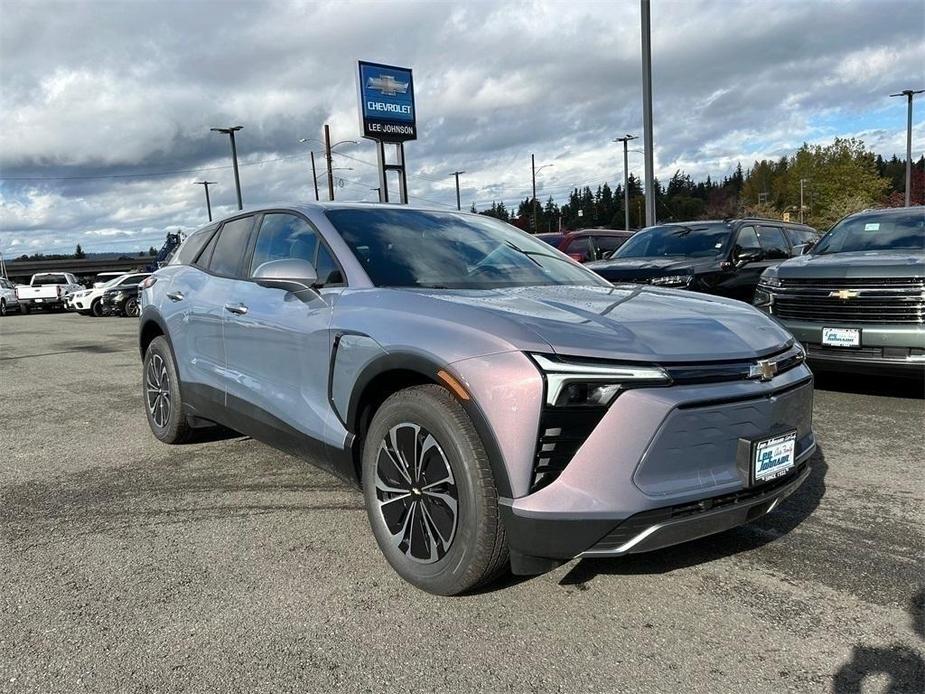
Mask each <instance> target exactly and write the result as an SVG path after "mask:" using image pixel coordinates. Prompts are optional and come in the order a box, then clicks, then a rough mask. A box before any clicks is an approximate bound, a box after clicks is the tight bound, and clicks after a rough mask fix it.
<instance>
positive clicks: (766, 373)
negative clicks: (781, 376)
mask: <svg viewBox="0 0 925 694" xmlns="http://www.w3.org/2000/svg"><path fill="white" fill-rule="evenodd" d="M776 374H777V363H776V362H773V361H767V360H762V361H759V362H756V363H754V364H752V365H751V366H750V367H748V377H749V378H757V379H758V380H761V381H770V380H771V379H772V378H774V376H775V375H776Z"/></svg>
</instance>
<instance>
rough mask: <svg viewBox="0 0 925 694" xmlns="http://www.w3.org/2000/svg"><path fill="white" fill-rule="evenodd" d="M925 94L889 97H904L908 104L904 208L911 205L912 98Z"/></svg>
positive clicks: (905, 91) (915, 91)
mask: <svg viewBox="0 0 925 694" xmlns="http://www.w3.org/2000/svg"><path fill="white" fill-rule="evenodd" d="M922 92H925V89H903V90H902V91H901V92H899V93H898V94H890V96H904V97H906V100H907V102H908V104H909V107H908V116H907V119H906V207H909V206H910V205H912V97H914V96H915V95H916V94H921V93H922Z"/></svg>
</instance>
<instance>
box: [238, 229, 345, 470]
mask: <svg viewBox="0 0 925 694" xmlns="http://www.w3.org/2000/svg"><path fill="white" fill-rule="evenodd" d="M251 246H252V250H251V251H250V252H249V253H248V260H247V267H246V269H245V274H244V276H245V277H250V276H251V275H252V274H253V272H254V270H256V269H257V268H258V267H260V265H261V264H263V263H265V262H268V261H271V260H281V259H286V258H298V259H301V260H306V261H308V262H310V263H312V265H313V266H314V267H315V268H316V271H317V273H318V278H319V282H320V283H325V282H327V283H328V284H327V286H328V287H329V288H328V289H325V288H322V287H319V289H318V292H317V293H310V292H309V293H307V296H304V297H302V298H301V299H300V298H299V297H296V295H295V294H293V293H292V292H287V291H284V290H282V289H272V288H267V287H262V286H260V285H259V284H257V283H256V282H252V281H250V280H248V279H241V280H239V281H236V282H234V283H233V287H232V290H231V295H230V297H229V300H228V306H227V307H226V310H225V313H224V323H225V328H224V330H225V355H226V364H227V376H228V377H227V380H226V385H227V402H228V408H229V410H230V411H231V412H232V416H234V417H235V418H237V419H238V420H239V424H238V426H239V427H240V428H241V429H243V430H245V431H249V433H251V434H252V435H253V436H255V437H257V438H262V439H264V440H268V439H269V440H271V441H272V443H274V444H275V445H277V446H279V447H281V448H283V449H286V450H290V451H291V452H293V453H295V454H297V455H302V456H305V457H310V458H312V460H313V461H315V462H317V463H319V464H322V465H328V458H327V456H326V455H325V448H324V446H323V445H322V444H323V442H325V422H326V421H327V420H328V418H329V417H330V416H331V409H330V406H329V401H328V376H329V362H330V337H329V328H330V324H331V312H332V306H333V301H334V299H335V298H336V294H337V291H332V290H331V289H330V286H331V285H337V284H339V283H341V281H342V275H341V273H340V270H339V267H338V266H337V264H336V262H335V261H334V258H333V256H332V254H331V253H330V250H329V249H328V247H327V246H326V245H325V243H324V242H323V240H322V239H321V236H320V234H318V232H317V230H316V229H315V228H314V226H313V225H312V224H311V223H310V222H308V221H307V220H306V219H305V218H304V217H302V216H301V215H298V214H294V213H290V212H282V211H281V212H267V213H265V214H264V215H263V217H262V220H261V221H260V225H259V229H258V231H257V233H256V239H255V241H254V242H253V243H252V244H251Z"/></svg>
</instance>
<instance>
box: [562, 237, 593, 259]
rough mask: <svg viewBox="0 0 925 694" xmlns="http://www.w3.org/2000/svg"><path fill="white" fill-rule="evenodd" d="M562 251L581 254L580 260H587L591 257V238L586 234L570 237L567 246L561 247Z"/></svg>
mask: <svg viewBox="0 0 925 694" xmlns="http://www.w3.org/2000/svg"><path fill="white" fill-rule="evenodd" d="M562 252H563V253H568V254H569V255H578V256H581V259H582V260H587V259H588V258H590V257H591V238H590V237H588V236H579V237H578V238H575V239H572V240H571V241H569V244H568V246H566V247H565V248H564V249H562Z"/></svg>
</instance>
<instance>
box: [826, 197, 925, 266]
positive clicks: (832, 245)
mask: <svg viewBox="0 0 925 694" xmlns="http://www.w3.org/2000/svg"><path fill="white" fill-rule="evenodd" d="M922 250H925V211H923V210H922V208H921V207H920V208H918V209H917V210H910V211H909V212H899V213H897V212H892V213H887V214H882V215H870V214H865V215H863V216H861V217H850V218H848V219H843V220H842V221H840V222H839V223H838V224H836V225H835V226H834V227H832V228H831V229H830V230H829V232H828V233H827V234H826V235H825V236H823V237H822V239H821V240H820V241H819V243H817V244H816V246H815V248H813V251H812V252H813V255H822V254H826V253H850V252H857V251H922Z"/></svg>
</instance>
